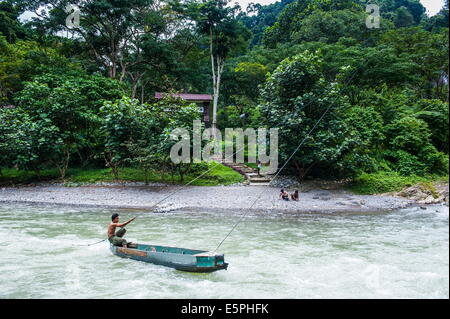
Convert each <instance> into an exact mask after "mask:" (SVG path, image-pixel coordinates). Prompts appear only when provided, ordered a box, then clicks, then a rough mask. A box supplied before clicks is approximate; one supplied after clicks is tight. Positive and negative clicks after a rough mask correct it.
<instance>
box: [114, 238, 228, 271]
mask: <svg viewBox="0 0 450 319" xmlns="http://www.w3.org/2000/svg"><path fill="white" fill-rule="evenodd" d="M133 247H135V248H124V247H118V246H114V245H111V246H110V248H111V252H112V253H113V254H114V255H116V256H119V257H124V258H131V259H135V260H140V261H145V262H148V263H152V264H156V265H162V266H167V267H172V268H175V269H177V270H183V271H190V272H213V271H217V270H221V269H227V267H228V264H227V263H226V262H225V259H224V255H223V254H218V253H214V252H208V251H206V250H194V249H185V248H176V247H166V246H154V245H144V244H134V245H133Z"/></svg>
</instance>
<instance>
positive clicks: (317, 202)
mask: <svg viewBox="0 0 450 319" xmlns="http://www.w3.org/2000/svg"><path fill="white" fill-rule="evenodd" d="M288 191H293V188H292V189H289V188H288ZM278 196H279V189H278V188H275V187H267V186H214V187H197V186H189V187H181V186H173V185H163V184H156V185H149V186H145V185H142V184H138V183H128V184H127V185H122V184H112V183H110V184H104V185H102V186H98V185H95V186H78V187H64V186H62V185H44V184H43V185H36V186H28V187H25V186H23V187H8V188H2V189H0V203H33V204H51V205H74V206H99V207H111V208H128V209H143V210H149V211H151V212H158V211H174V210H184V211H231V210H232V211H246V210H252V211H273V212H277V211H282V212H330V213H333V212H379V211H387V210H393V209H399V208H404V207H407V206H411V205H414V204H415V201H414V200H411V199H407V198H403V197H400V196H386V195H383V196H381V195H354V194H352V193H350V192H348V191H344V190H342V189H330V190H326V189H303V190H301V194H300V201H298V202H294V201H283V200H279V198H278Z"/></svg>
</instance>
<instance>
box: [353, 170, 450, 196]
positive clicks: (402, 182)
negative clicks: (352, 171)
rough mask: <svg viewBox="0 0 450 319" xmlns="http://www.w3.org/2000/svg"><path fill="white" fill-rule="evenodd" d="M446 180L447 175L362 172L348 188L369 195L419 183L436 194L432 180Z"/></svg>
mask: <svg viewBox="0 0 450 319" xmlns="http://www.w3.org/2000/svg"><path fill="white" fill-rule="evenodd" d="M446 180H448V176H428V177H420V176H414V175H412V176H401V175H399V174H398V173H396V172H377V173H370V174H369V173H363V174H361V175H360V176H358V177H356V178H355V179H354V180H353V182H352V183H351V184H350V185H349V187H348V188H349V189H350V190H351V191H352V192H354V193H356V194H362V195H370V194H379V193H387V192H398V191H400V190H402V189H403V188H404V187H409V186H412V185H415V184H417V183H420V185H419V186H420V187H424V188H426V189H428V190H430V191H431V192H432V193H433V194H437V192H436V188H435V187H434V186H433V184H432V182H436V181H446ZM433 196H434V195H433Z"/></svg>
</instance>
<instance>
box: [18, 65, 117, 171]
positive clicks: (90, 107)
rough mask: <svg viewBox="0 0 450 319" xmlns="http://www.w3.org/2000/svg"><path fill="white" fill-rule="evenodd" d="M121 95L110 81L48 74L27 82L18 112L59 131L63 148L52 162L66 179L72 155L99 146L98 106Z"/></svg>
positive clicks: (95, 77) (99, 78) (19, 100)
mask: <svg viewBox="0 0 450 319" xmlns="http://www.w3.org/2000/svg"><path fill="white" fill-rule="evenodd" d="M121 94H122V91H121V90H120V86H119V85H118V84H117V83H116V82H114V81H113V80H110V79H105V78H102V77H98V76H91V77H89V76H77V77H73V76H59V75H54V74H45V75H42V76H37V77H35V78H33V81H30V82H27V83H26V84H25V88H24V89H23V90H22V91H21V92H20V93H19V94H18V95H17V97H16V99H15V101H16V102H17V105H18V106H19V110H20V111H21V112H24V113H26V114H28V116H30V118H31V119H32V120H34V121H41V120H42V121H45V122H48V123H50V124H51V125H52V126H54V127H56V128H57V139H58V140H61V141H62V149H61V151H60V152H58V156H55V157H53V158H51V160H50V162H51V163H52V164H53V165H54V166H55V167H57V168H58V169H59V171H60V175H61V178H64V177H65V174H66V171H67V169H68V167H69V162H70V159H71V156H72V155H74V154H79V152H80V151H82V150H85V151H86V149H92V148H94V147H95V145H96V143H98V130H99V128H100V124H101V119H100V117H99V115H98V113H99V107H100V106H99V105H101V103H102V102H103V100H105V99H107V100H109V99H110V100H114V99H115V98H118V97H120V96H121Z"/></svg>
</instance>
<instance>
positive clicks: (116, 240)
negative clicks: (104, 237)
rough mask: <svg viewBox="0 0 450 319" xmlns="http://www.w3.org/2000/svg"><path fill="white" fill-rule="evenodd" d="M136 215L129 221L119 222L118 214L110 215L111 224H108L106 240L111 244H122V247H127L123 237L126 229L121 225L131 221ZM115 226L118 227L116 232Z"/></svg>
mask: <svg viewBox="0 0 450 319" xmlns="http://www.w3.org/2000/svg"><path fill="white" fill-rule="evenodd" d="M135 219H136V217H133V218H131V219H130V220H129V221H127V222H125V223H122V224H119V214H113V215H112V216H111V221H112V222H111V224H109V226H108V240H109V242H110V243H111V244H113V245H114V246H122V247H128V242H127V241H126V240H125V238H123V236H124V235H125V233H126V232H127V230H126V229H125V228H123V227H125V226H126V225H128V224H129V223H131V222H132V221H133V220H135ZM116 227H120V228H121V229H119V230H118V231H117V232H116Z"/></svg>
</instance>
